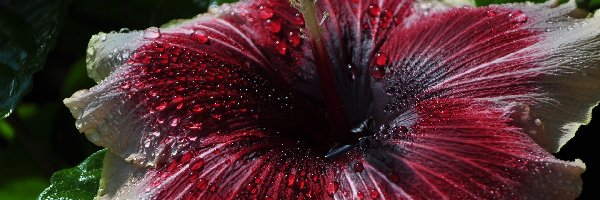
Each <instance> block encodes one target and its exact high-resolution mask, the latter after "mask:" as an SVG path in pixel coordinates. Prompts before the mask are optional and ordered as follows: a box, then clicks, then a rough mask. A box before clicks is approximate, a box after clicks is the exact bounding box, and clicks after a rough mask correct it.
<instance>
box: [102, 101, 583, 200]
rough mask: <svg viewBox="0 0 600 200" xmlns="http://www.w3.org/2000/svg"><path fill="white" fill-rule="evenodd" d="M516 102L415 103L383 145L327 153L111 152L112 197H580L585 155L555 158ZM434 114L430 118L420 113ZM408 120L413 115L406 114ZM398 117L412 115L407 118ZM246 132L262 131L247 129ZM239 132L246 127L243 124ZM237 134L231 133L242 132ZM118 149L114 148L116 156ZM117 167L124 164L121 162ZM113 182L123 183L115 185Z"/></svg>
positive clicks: (239, 142)
mask: <svg viewBox="0 0 600 200" xmlns="http://www.w3.org/2000/svg"><path fill="white" fill-rule="evenodd" d="M507 107H518V105H512V106H507V105H503V104H499V103H498V102H491V101H473V100H468V99H436V100H431V101H425V102H422V103H420V104H419V105H418V107H416V108H415V109H412V110H411V115H412V117H413V118H415V117H416V118H419V120H414V123H412V124H403V123H400V124H394V125H397V126H398V127H399V126H407V128H406V129H405V131H399V130H401V129H398V127H391V128H389V129H387V131H388V134H389V137H388V138H387V139H385V140H381V141H387V142H386V143H377V142H376V141H374V143H372V144H370V146H365V147H364V149H357V150H352V151H351V152H350V153H349V154H350V155H349V156H348V157H347V158H342V159H341V160H333V161H332V160H325V159H323V158H322V157H315V156H314V154H312V153H311V152H310V149H307V148H305V147H303V146H302V145H299V144H298V143H294V142H290V141H289V140H279V139H276V138H271V137H255V138H244V137H235V138H233V137H227V138H223V137H213V138H210V139H207V140H205V142H204V143H203V144H202V145H200V146H198V147H197V148H192V149H193V150H192V151H190V152H187V153H184V154H183V155H180V156H177V157H175V159H173V160H172V161H170V162H167V163H164V164H161V165H159V166H158V167H156V168H149V169H144V170H140V168H132V167H131V166H132V165H130V164H129V163H126V162H124V161H123V159H122V158H119V157H117V156H112V157H108V158H107V161H106V165H108V166H111V167H110V168H107V169H108V170H107V171H105V173H104V174H105V180H107V181H110V182H111V183H112V184H113V185H112V187H105V189H104V190H103V191H101V195H105V196H103V197H106V198H152V199H154V198H157V199H163V198H181V199H198V198H201V199H231V198H242V199H252V198H264V199H289V198H307V199H331V198H337V199H361V197H362V198H369V197H371V198H372V199H377V198H381V199H444V198H463V199H501V198H511V197H514V198H527V199H573V198H575V197H577V196H578V195H579V192H580V191H581V184H582V181H581V179H580V178H579V175H580V174H581V173H582V172H583V170H584V168H585V166H584V165H583V163H581V161H579V160H577V161H575V162H564V161H560V160H557V159H556V158H554V157H553V156H552V155H551V154H549V153H548V152H546V151H545V150H544V149H542V148H541V147H540V146H538V145H536V144H535V142H534V141H533V140H532V139H531V138H530V137H529V136H528V135H527V134H526V133H524V132H523V131H522V129H520V128H518V127H516V126H513V125H512V124H513V123H515V120H514V119H513V116H515V112H518V109H506V108H507ZM418 116H432V117H427V118H423V117H418ZM407 118H410V116H407ZM400 122H406V120H401V121H400ZM243 132H244V133H245V134H249V133H254V135H262V134H258V133H256V132H260V130H244V131H243ZM240 133H241V132H240ZM235 134H236V133H233V134H232V135H235ZM111 155H112V154H111ZM115 166H120V167H115ZM115 185H116V187H115Z"/></svg>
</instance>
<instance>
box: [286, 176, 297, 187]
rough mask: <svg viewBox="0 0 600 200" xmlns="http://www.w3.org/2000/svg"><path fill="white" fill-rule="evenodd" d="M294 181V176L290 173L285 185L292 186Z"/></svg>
mask: <svg viewBox="0 0 600 200" xmlns="http://www.w3.org/2000/svg"><path fill="white" fill-rule="evenodd" d="M295 181H296V176H295V175H293V174H292V175H290V176H289V177H288V181H287V186H290V187H291V186H293V185H294V182H295Z"/></svg>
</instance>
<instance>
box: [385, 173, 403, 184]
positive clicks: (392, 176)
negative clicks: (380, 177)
mask: <svg viewBox="0 0 600 200" xmlns="http://www.w3.org/2000/svg"><path fill="white" fill-rule="evenodd" d="M385 176H386V177H387V179H388V180H390V181H392V182H394V183H398V181H399V180H400V178H398V176H397V175H396V174H394V173H392V172H388V173H387V174H386V175H385Z"/></svg>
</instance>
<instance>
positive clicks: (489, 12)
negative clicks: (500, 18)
mask: <svg viewBox="0 0 600 200" xmlns="http://www.w3.org/2000/svg"><path fill="white" fill-rule="evenodd" d="M496 15H497V14H496V11H493V10H486V11H485V16H488V17H495V16H496Z"/></svg>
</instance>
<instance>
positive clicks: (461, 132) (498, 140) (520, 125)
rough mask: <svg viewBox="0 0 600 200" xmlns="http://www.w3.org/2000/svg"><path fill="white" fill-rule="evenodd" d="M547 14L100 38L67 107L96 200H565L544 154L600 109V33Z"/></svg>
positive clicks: (506, 11) (561, 174) (599, 27)
mask: <svg viewBox="0 0 600 200" xmlns="http://www.w3.org/2000/svg"><path fill="white" fill-rule="evenodd" d="M551 6H552V4H551V3H548V4H542V5H525V4H514V5H503V6H491V7H481V8H471V7H463V8H447V7H444V6H442V5H438V4H436V3H432V2H418V3H413V2H412V1H408V0H407V1H404V0H388V1H371V0H361V1H358V0H350V1H345V0H319V1H317V5H316V8H317V10H316V11H315V12H310V11H307V10H305V13H312V14H314V13H316V14H317V16H314V15H313V16H308V15H307V16H303V15H302V13H301V12H300V11H298V10H297V9H296V8H294V7H292V6H290V2H289V1H287V0H256V1H244V2H240V3H236V4H231V5H223V6H221V7H219V8H217V9H215V10H213V11H212V12H210V13H209V14H203V15H200V16H198V17H196V18H194V19H191V20H187V21H181V22H177V23H174V24H172V25H170V26H169V27H165V28H160V29H159V28H148V29H146V30H144V31H136V32H129V33H111V34H104V33H100V34H98V35H95V36H94V37H92V40H91V41H90V47H89V49H88V71H89V74H90V76H91V77H93V78H94V79H95V80H96V81H97V82H98V85H97V86H95V87H93V88H91V89H90V90H82V91H80V92H77V93H75V94H74V95H73V96H72V97H71V98H68V99H65V104H66V105H67V106H68V107H69V108H70V109H71V112H72V113H73V115H74V116H75V118H77V122H76V125H77V128H79V130H80V131H82V132H85V134H86V136H87V137H88V138H89V140H90V141H92V142H94V143H95V144H97V145H100V146H103V147H106V148H108V150H109V153H107V157H106V159H105V161H104V165H105V167H104V172H103V175H102V178H103V180H102V182H101V188H100V191H99V194H98V195H99V196H100V197H102V198H123V199H172V198H178V199H223V198H224V199H234V198H241V199H325V198H336V199H363V198H365V199H369V198H371V199H379V198H381V199H515V198H518V199H522V198H528V199H572V198H575V197H577V196H578V195H579V193H580V190H581V184H582V183H581V179H580V177H579V175H580V174H581V173H582V172H583V171H584V168H585V166H584V164H583V163H582V162H581V161H579V160H577V161H574V162H566V161H561V160H558V159H556V158H554V157H553V156H552V155H551V154H550V152H556V151H558V150H559V149H560V147H561V146H562V145H563V144H564V143H565V142H566V141H568V140H569V139H570V138H571V137H573V135H574V133H575V131H576V130H577V128H578V127H579V126H580V125H581V124H584V123H587V122H588V121H589V118H590V109H591V108H592V107H593V106H595V105H596V104H597V103H598V101H599V100H600V95H599V91H600V64H599V63H600V56H598V52H599V49H600V36H599V35H600V19H599V18H590V19H573V18H571V17H567V16H566V14H567V13H568V12H569V11H570V10H572V9H573V8H574V6H573V5H572V4H568V5H563V6H560V7H557V8H550V7H551ZM304 8H305V9H306V8H307V7H304ZM312 8H315V7H312ZM304 17H306V21H305V20H304ZM318 19H323V20H322V24H321V25H319V24H316V23H318V22H317V21H318ZM307 27H308V29H307ZM311 27H312V28H311ZM315 27H321V28H322V30H321V31H319V30H318V28H315ZM315 33H316V34H315ZM319 45H323V47H321V48H319Z"/></svg>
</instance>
